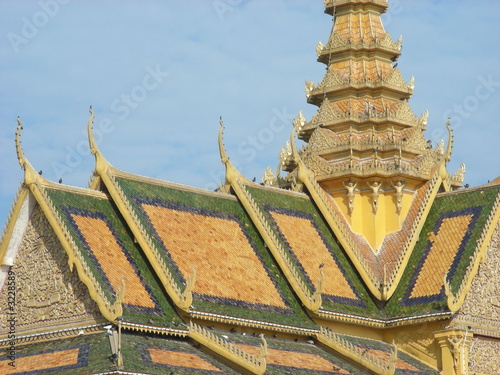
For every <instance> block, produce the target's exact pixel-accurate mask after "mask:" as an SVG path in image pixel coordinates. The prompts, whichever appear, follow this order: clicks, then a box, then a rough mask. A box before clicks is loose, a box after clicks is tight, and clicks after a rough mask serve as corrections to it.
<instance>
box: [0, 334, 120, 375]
mask: <svg viewBox="0 0 500 375" xmlns="http://www.w3.org/2000/svg"><path fill="white" fill-rule="evenodd" d="M6 353H7V354H6ZM110 356H111V351H110V345H109V340H108V338H107V336H106V335H104V334H103V333H97V334H90V335H82V336H78V337H73V338H66V339H58V340H55V341H48V342H40V343H35V344H29V345H23V346H16V348H15V360H14V363H15V367H13V366H12V365H9V362H12V361H11V360H10V359H9V358H8V352H7V351H0V373H1V374H5V375H7V374H19V375H21V374H22V375H37V374H72V375H77V374H78V375H79V374H82V375H83V374H92V373H98V372H105V371H110V370H114V369H115V366H113V364H112V362H111V361H110Z"/></svg>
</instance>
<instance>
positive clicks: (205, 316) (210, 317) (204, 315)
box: [189, 309, 317, 336]
mask: <svg viewBox="0 0 500 375" xmlns="http://www.w3.org/2000/svg"><path fill="white" fill-rule="evenodd" d="M189 316H190V317H191V318H193V319H201V320H204V321H212V322H218V323H223V324H229V325H235V324H236V325H239V326H243V327H252V328H258V329H265V330H272V331H275V332H283V333H293V334H296V335H309V336H310V335H312V334H315V333H317V330H316V329H310V328H300V327H294V326H288V325H284V324H277V323H269V322H264V321H259V320H253V319H245V318H235V317H232V316H228V315H221V314H214V313H208V312H204V311H197V310H194V309H190V310H189Z"/></svg>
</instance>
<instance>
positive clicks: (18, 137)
mask: <svg viewBox="0 0 500 375" xmlns="http://www.w3.org/2000/svg"><path fill="white" fill-rule="evenodd" d="M21 130H23V123H22V122H21V119H20V118H19V116H18V117H17V129H16V153H17V160H18V161H19V165H21V168H22V169H24V170H26V162H27V160H26V157H25V156H24V152H23V148H22V146H21Z"/></svg>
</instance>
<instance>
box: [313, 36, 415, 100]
mask: <svg viewBox="0 0 500 375" xmlns="http://www.w3.org/2000/svg"><path fill="white" fill-rule="evenodd" d="M349 46H352V45H349ZM412 86H413V82H412V81H410V82H409V83H406V82H405V80H404V78H403V76H402V75H401V72H400V71H399V69H397V68H395V69H394V70H393V71H392V73H391V75H390V76H389V77H387V78H382V79H380V80H377V81H374V80H371V79H369V78H367V77H365V78H364V79H359V80H356V81H353V80H351V79H350V78H349V77H347V78H345V79H342V78H341V77H339V75H338V74H337V72H335V70H333V69H329V70H328V71H327V73H326V74H325V76H324V77H323V80H322V81H321V82H320V83H319V84H318V85H317V86H316V87H314V86H312V82H306V97H307V99H308V102H312V101H315V100H316V98H318V97H323V96H324V95H325V92H333V91H338V90H344V89H347V88H353V89H362V88H368V89H379V88H385V89H387V90H391V91H395V92H397V93H401V94H403V95H411V94H412V93H413V88H412Z"/></svg>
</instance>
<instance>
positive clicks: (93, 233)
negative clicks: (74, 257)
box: [72, 214, 155, 308]
mask: <svg viewBox="0 0 500 375" xmlns="http://www.w3.org/2000/svg"><path fill="white" fill-rule="evenodd" d="M72 217H73V220H74V221H75V223H76V225H77V226H78V229H79V230H80V232H81V233H82V235H83V237H84V238H85V240H86V242H87V244H88V245H89V247H90V249H91V251H92V252H93V254H94V256H95V257H96V258H97V261H98V262H99V265H100V266H101V268H102V269H103V271H104V273H105V274H106V276H107V278H108V280H109V282H110V283H111V285H112V287H113V289H114V291H115V293H118V291H119V290H120V289H121V279H122V277H123V278H124V281H125V296H124V298H125V299H124V302H125V303H127V304H130V305H134V306H142V307H149V308H155V303H154V302H153V301H152V300H151V297H150V295H149V293H148V292H147V291H146V289H145V287H144V284H143V283H142V281H141V280H140V278H139V276H138V275H137V273H136V271H135V270H134V268H133V267H132V266H131V264H130V262H129V260H128V259H127V258H126V256H125V254H124V253H123V251H122V248H121V247H120V246H119V245H118V242H117V239H116V237H115V236H114V234H113V233H112V231H111V230H110V228H109V226H108V224H107V223H106V222H105V221H104V220H102V219H101V218H92V217H89V216H81V215H76V214H73V215H72Z"/></svg>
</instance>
